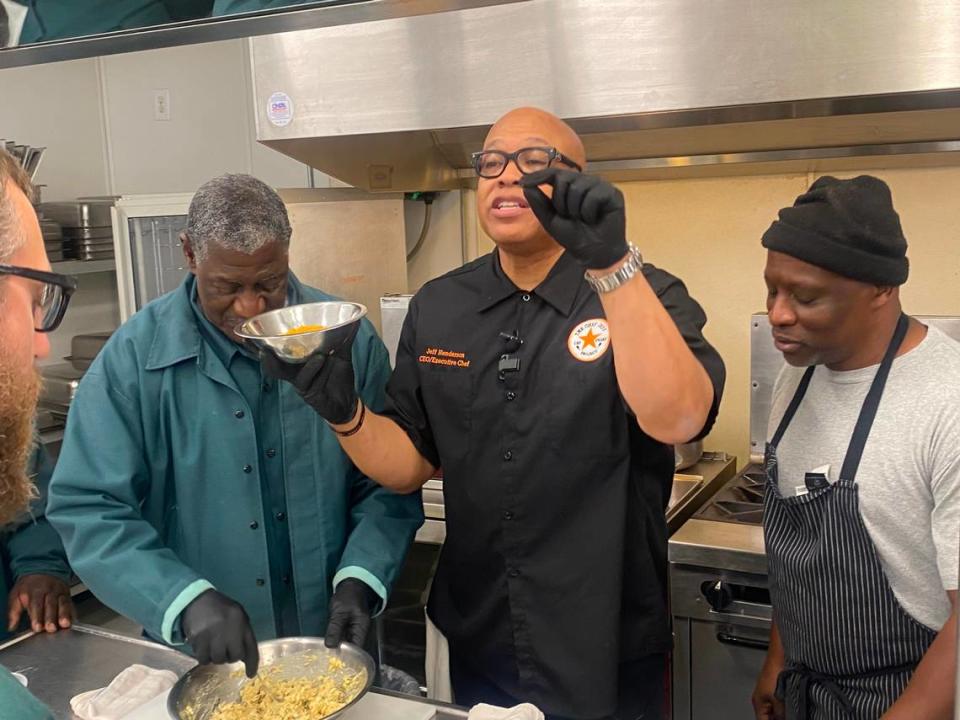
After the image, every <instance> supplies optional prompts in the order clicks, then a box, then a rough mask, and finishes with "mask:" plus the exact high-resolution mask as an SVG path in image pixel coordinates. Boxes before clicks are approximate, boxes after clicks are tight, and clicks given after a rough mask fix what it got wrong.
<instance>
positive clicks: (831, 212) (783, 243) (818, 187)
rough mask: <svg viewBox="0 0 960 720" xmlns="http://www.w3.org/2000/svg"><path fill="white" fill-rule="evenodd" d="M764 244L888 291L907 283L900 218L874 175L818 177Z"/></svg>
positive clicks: (765, 236) (777, 222) (782, 213)
mask: <svg viewBox="0 0 960 720" xmlns="http://www.w3.org/2000/svg"><path fill="white" fill-rule="evenodd" d="M761 242H762V244H763V246H764V247H765V248H767V250H774V251H776V252H781V253H784V254H786V255H791V256H793V257H795V258H797V259H798V260H803V261H804V262H808V263H810V264H811V265H816V266H817V267H821V268H824V269H825V270H830V271H831V272H835V273H836V274H837V275H842V276H844V277H847V278H850V279H852V280H859V281H860V282H865V283H870V284H871V285H884V286H897V285H903V283H905V282H906V281H907V273H908V271H909V264H908V262H907V241H906V239H905V238H904V237H903V230H902V229H901V227H900V216H899V215H897V211H896V210H894V209H893V199H892V198H891V197H890V188H889V187H887V184H886V183H885V182H884V181H883V180H880V179H879V178H875V177H872V176H870V175H861V176H859V177H855V178H853V179H852V180H838V179H837V178H835V177H830V176H824V177H822V178H819V179H818V180H817V181H816V182H814V183H813V185H811V186H810V189H809V190H807V192H805V193H804V194H803V195H801V196H800V197H798V198H797V200H796V202H794V204H793V207H788V208H784V209H783V210H781V211H780V215H779V219H777V220H775V221H774V222H773V224H772V225H771V226H770V228H769V229H768V230H767V231H766V232H765V233H764V234H763V240H762V241H761Z"/></svg>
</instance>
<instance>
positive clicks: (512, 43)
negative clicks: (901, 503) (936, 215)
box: [251, 0, 960, 191]
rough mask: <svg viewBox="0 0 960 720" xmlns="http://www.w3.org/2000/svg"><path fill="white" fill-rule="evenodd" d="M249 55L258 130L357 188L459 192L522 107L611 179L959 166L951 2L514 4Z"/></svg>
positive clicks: (262, 43)
mask: <svg viewBox="0 0 960 720" xmlns="http://www.w3.org/2000/svg"><path fill="white" fill-rule="evenodd" d="M251 63H252V66H253V82H254V97H255V102H256V103H257V112H256V118H257V137H258V139H259V140H260V141H261V142H262V143H264V144H265V145H268V146H270V147H272V148H274V149H276V150H279V151H280V152H283V153H285V154H287V155H290V156H291V157H294V158H297V159H298V160H301V161H303V162H306V163H308V164H309V165H312V166H313V167H315V168H318V169H320V170H322V171H324V172H326V173H328V174H330V175H333V176H334V177H337V178H339V179H341V180H343V181H345V182H348V183H350V184H352V185H355V186H357V187H360V188H364V189H367V190H392V191H397V190H437V189H447V188H456V187H459V186H462V185H465V184H468V183H469V182H470V179H469V178H470V173H469V172H468V170H467V169H468V167H469V155H470V153H471V152H473V151H474V150H476V149H479V147H480V145H481V143H482V142H483V138H484V135H485V133H486V130H487V127H488V126H489V124H490V123H491V122H493V121H494V120H495V119H496V118H497V117H498V116H499V115H501V114H502V113H503V112H504V111H506V110H508V109H510V108H513V107H517V106H521V105H537V106H540V107H543V108H546V109H548V110H551V111H553V112H555V113H557V114H558V115H560V116H561V117H563V118H565V119H567V120H568V121H569V122H570V123H571V124H572V125H573V126H574V128H576V129H577V130H578V131H579V132H580V133H581V134H582V135H583V137H584V140H585V143H586V146H587V153H588V157H589V160H590V162H591V169H592V170H593V171H598V172H603V173H604V174H606V175H609V176H611V177H613V178H615V179H630V178H638V177H680V176H684V175H690V174H729V173H757V172H780V171H785V170H798V171H801V170H818V169H824V168H827V169H833V168H841V167H843V166H844V165H845V164H847V165H849V166H851V167H852V166H856V167H869V166H871V165H874V166H876V165H890V164H896V163H902V162H907V163H910V164H915V165H922V164H944V163H953V162H960V3H957V2H956V1H955V0H927V1H926V2H923V3H917V2H915V1H914V0H886V1H885V2H876V1H875V0H844V2H839V3H838V2H836V1H835V0H777V2H757V1H756V0H709V1H706V0H639V1H638V0H530V1H529V2H519V3H514V4H508V5H501V6H494V7H483V8H478V9H471V10H462V11H457V12H451V13H446V14H442V15H432V16H422V17H410V18H402V19H396V20H385V21H381V22H373V23H366V24H364V25H354V26H346V27H335V28H321V29H316V30H305V31H300V32H293V33H286V34H282V35H272V36H264V37H258V38H254V39H253V41H252V44H251ZM891 156H896V157H895V158H891Z"/></svg>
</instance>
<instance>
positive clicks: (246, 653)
mask: <svg viewBox="0 0 960 720" xmlns="http://www.w3.org/2000/svg"><path fill="white" fill-rule="evenodd" d="M180 627H181V629H182V630H183V634H184V637H186V639H187V642H188V643H190V647H192V648H193V652H194V653H195V654H196V656H197V662H199V663H200V664H201V665H207V664H208V663H214V664H216V665H219V664H221V663H232V662H237V661H238V660H243V664H244V665H246V669H247V677H249V678H252V677H253V676H254V675H256V674H257V667H258V666H259V665H260V650H259V649H258V648H257V639H256V637H254V635H253V628H251V627H250V618H248V617H247V613H246V611H245V610H244V609H243V607H241V606H240V605H239V603H236V602H234V601H233V600H231V599H230V598H228V597H227V596H226V595H223V594H222V593H218V592H217V591H216V590H207V591H206V592H204V593H203V594H202V595H200V596H198V597H197V599H196V600H194V601H193V602H192V603H190V604H189V605H187V608H186V610H184V611H183V614H182V615H181V616H180Z"/></svg>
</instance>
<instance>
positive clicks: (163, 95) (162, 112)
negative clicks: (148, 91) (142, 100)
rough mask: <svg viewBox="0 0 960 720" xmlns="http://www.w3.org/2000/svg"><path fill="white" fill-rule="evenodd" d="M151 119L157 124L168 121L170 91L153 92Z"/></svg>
mask: <svg viewBox="0 0 960 720" xmlns="http://www.w3.org/2000/svg"><path fill="white" fill-rule="evenodd" d="M153 119H154V120H156V121H158V122H163V121H167V120H169V119H170V91H169V90H166V89H164V90H154V91H153Z"/></svg>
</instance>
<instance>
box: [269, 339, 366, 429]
mask: <svg viewBox="0 0 960 720" xmlns="http://www.w3.org/2000/svg"><path fill="white" fill-rule="evenodd" d="M355 327H356V328H357V329H359V328H360V323H357V324H356V326H355ZM355 335H356V330H354V336H355ZM260 365H261V366H262V367H263V372H264V373H265V374H266V375H269V376H270V377H273V378H278V379H280V380H286V381H287V382H288V383H290V384H291V385H293V388H294V390H296V391H297V393H298V394H299V395H300V397H302V398H303V399H304V402H306V403H307V405H309V406H310V407H312V408H313V409H314V410H316V411H317V414H318V415H320V417H322V418H323V419H324V420H326V421H327V422H329V423H333V424H334V425H343V424H344V423H348V422H350V421H351V420H352V419H353V417H354V415H356V414H357V389H356V385H355V380H354V375H353V337H351V338H350V339H349V340H348V341H347V342H346V343H344V345H343V346H341V347H339V348H337V349H336V350H334V351H333V352H332V353H331V354H329V355H321V354H317V355H314V356H313V357H311V358H310V359H309V360H307V361H306V362H305V363H303V364H301V365H294V364H293V363H287V362H284V361H283V360H280V359H279V358H277V356H276V355H274V354H273V353H271V352H263V353H261V354H260Z"/></svg>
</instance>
